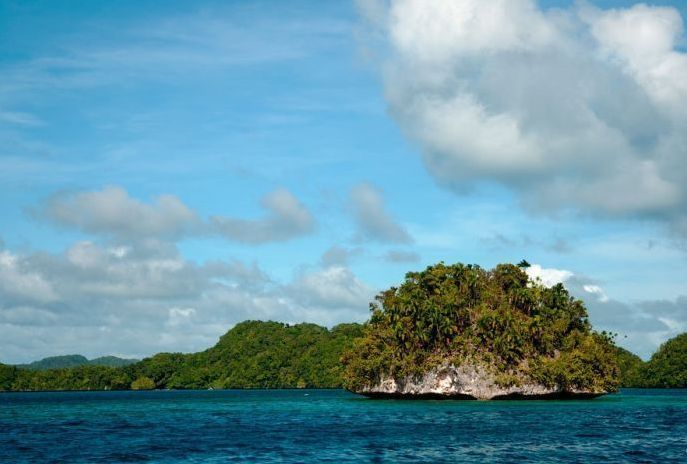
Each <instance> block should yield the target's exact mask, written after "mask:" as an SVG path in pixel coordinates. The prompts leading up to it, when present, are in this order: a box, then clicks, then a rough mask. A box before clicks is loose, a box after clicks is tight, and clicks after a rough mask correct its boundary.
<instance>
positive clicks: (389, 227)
mask: <svg viewBox="0 0 687 464" xmlns="http://www.w3.org/2000/svg"><path fill="white" fill-rule="evenodd" d="M350 206H351V209H352V212H353V216H354V218H355V220H356V224H357V226H358V234H357V237H356V238H357V239H359V240H375V241H379V242H390V243H412V242H413V239H412V237H411V236H410V235H409V234H408V231H407V230H406V229H405V228H404V227H403V226H401V225H400V224H398V223H397V222H396V221H395V220H394V218H393V217H392V216H391V215H390V214H389V213H388V212H387V210H386V206H385V205H384V199H383V198H382V195H381V193H380V192H379V191H378V190H377V189H376V188H375V187H373V186H372V185H370V184H367V183H362V184H358V185H356V186H355V187H353V188H352V189H351V192H350Z"/></svg>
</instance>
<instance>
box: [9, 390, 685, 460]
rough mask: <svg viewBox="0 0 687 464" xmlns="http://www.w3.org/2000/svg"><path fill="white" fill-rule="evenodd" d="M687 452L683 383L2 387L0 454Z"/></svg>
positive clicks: (281, 456)
mask: <svg viewBox="0 0 687 464" xmlns="http://www.w3.org/2000/svg"><path fill="white" fill-rule="evenodd" d="M556 461H558V462H561V461H562V462H580V463H591V462H617V463H621V462H623V463H625V462H647V463H648V462H661V463H671V462H675V463H685V462H687V391H685V390H634V389H630V390H624V391H622V392H621V393H619V394H615V395H609V396H605V397H601V398H597V399H593V400H579V401H499V402H482V401H479V402H478V401H404V400H371V399H367V398H362V397H358V396H355V395H352V394H350V393H347V392H344V391H340V390H305V391H304V390H262V391H259V390H257V391H256V390H253V391H152V392H62V393H6V394H0V462H3V463H4V462H8V463H9V462H12V463H29V462H30V463H37V462H55V463H58V462H84V463H85V462H89V463H91V462H103V463H112V462H159V463H178V462H190V463H194V462H198V463H215V462H303V463H319V462H332V463H333V462H375V463H387V462H388V463H392V462H447V463H448V462H532V463H544V462H556Z"/></svg>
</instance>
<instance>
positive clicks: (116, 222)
mask: <svg viewBox="0 0 687 464" xmlns="http://www.w3.org/2000/svg"><path fill="white" fill-rule="evenodd" d="M262 206H263V208H265V209H266V210H267V211H268V215H267V216H266V217H264V218H262V219H253V220H251V219H240V218H232V217H227V216H220V215H218V216H212V217H211V218H210V219H209V220H207V221H206V220H204V219H202V218H201V217H200V216H199V215H198V213H196V211H194V210H193V209H191V208H190V207H188V206H187V205H185V204H184V203H183V202H182V201H181V200H180V199H179V198H177V197H175V196H173V195H160V196H158V197H157V198H155V199H154V200H153V201H152V202H150V203H144V202H142V201H140V200H138V199H136V198H133V197H131V196H130V195H129V193H128V192H127V191H126V190H124V189H123V188H121V187H116V186H110V187H105V188H103V189H102V190H95V191H89V192H72V193H60V194H57V195H53V196H52V197H51V198H49V199H48V200H47V201H46V202H45V203H44V204H43V205H42V206H41V207H40V208H39V209H38V210H37V215H38V216H39V217H42V218H46V219H48V220H50V221H52V222H54V223H56V224H58V225H60V226H63V227H69V228H74V229H78V230H81V231H83V232H88V233H92V234H96V235H102V236H105V237H107V238H109V239H112V240H114V241H115V242H119V243H136V244H138V245H139V248H147V249H149V250H154V251H155V252H159V251H160V250H159V248H161V247H165V243H166V242H174V241H176V240H179V239H181V238H183V237H188V236H200V235H208V234H218V235H220V236H222V237H225V238H227V239H230V240H235V241H239V242H244V243H248V244H254V245H255V244H261V243H266V242H274V241H285V240H290V239H292V238H296V237H298V236H301V235H304V234H308V233H310V232H311V231H312V230H313V229H314V224H315V221H314V219H313V217H312V215H311V214H310V212H309V211H308V209H307V208H306V207H305V206H304V205H303V204H301V203H300V202H299V201H298V199H297V198H296V197H295V196H294V195H293V194H292V193H290V192H289V191H288V190H285V189H278V190H275V191H273V192H271V193H269V194H268V195H266V196H265V197H264V198H263V200H262Z"/></svg>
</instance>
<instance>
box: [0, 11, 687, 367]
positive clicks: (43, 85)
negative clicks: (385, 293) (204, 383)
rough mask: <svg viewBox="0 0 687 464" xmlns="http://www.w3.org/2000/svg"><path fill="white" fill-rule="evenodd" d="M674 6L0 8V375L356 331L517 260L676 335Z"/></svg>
mask: <svg viewBox="0 0 687 464" xmlns="http://www.w3.org/2000/svg"><path fill="white" fill-rule="evenodd" d="M686 18H687V6H686V5H685V3H684V2H677V1H675V2H671V1H659V2H654V3H651V4H635V3H633V2H630V1H622V0H615V1H601V0H598V1H596V2H593V3H592V2H569V1H564V0H561V1H553V0H547V1H543V0H542V1H539V2H536V1H533V0H508V1H506V0H493V1H489V2H485V1H478V0H453V1H445V0H391V1H383V0H359V1H357V2H349V1H327V2H321V1H313V0H310V1H305V0H294V1H291V2H280V1H269V0H258V1H222V2H213V1H199V2H180V1H179V2H175V1H164V2H163V1H141V0H137V1H126V0H124V1H120V2H106V1H96V0H94V1H91V2H71V1H64V2H54V1H10V0H0V362H4V363H21V362H28V361H32V360H35V359H40V358H42V357H44V356H48V355H57V354H71V353H79V354H83V355H86V356H89V357H95V356H100V355H118V356H125V357H139V358H140V357H144V356H148V355H151V354H153V353H156V352H160V351H174V352H192V351H198V350H202V349H205V348H207V347H209V346H212V345H213V344H214V343H215V342H216V340H217V338H218V337H219V336H220V335H222V334H223V333H224V332H226V331H227V330H228V329H229V328H231V326H232V325H233V324H235V323H237V322H240V321H242V320H245V319H261V320H278V321H283V322H287V323H298V322H304V321H305V322H314V323H318V324H323V325H326V326H329V327H331V326H333V325H335V324H337V323H341V322H351V321H358V322H362V321H364V320H366V318H367V317H368V314H369V311H368V304H369V301H370V300H371V299H372V298H373V297H374V295H375V294H376V293H377V292H379V291H380V290H382V289H385V288H388V287H389V286H391V285H396V284H398V283H400V282H401V281H402V280H403V277H404V275H405V273H406V272H408V271H411V270H421V269H423V268H424V267H426V266H428V265H431V264H433V263H436V262H438V261H444V262H447V263H453V262H464V263H476V264H479V265H481V266H482V267H485V268H491V267H492V266H494V265H496V264H497V263H501V262H518V261H520V260H521V259H527V260H528V261H529V262H530V263H532V264H533V266H532V267H531V268H530V270H529V272H530V274H531V276H532V277H533V278H540V279H541V280H542V282H543V283H544V284H546V285H553V284H555V283H557V282H563V283H564V285H566V287H567V288H568V289H569V290H570V291H571V293H572V294H573V295H575V296H576V297H578V298H581V299H583V300H584V301H585V303H586V305H587V307H588V309H589V313H590V319H591V322H592V323H593V324H594V326H595V327H596V328H598V329H599V330H609V331H612V332H615V333H617V334H618V336H617V342H618V344H620V345H621V346H624V347H626V348H628V349H630V350H632V351H633V352H635V353H637V354H639V355H641V356H642V357H643V358H645V359H646V358H648V357H649V356H650V355H651V354H652V353H653V352H654V351H655V350H656V348H657V347H658V346H659V345H660V344H661V343H662V342H664V341H666V340H667V339H668V338H670V337H672V336H674V335H676V334H678V333H681V332H684V331H687V284H686V282H687V36H686V35H685V30H684V20H685V19H686Z"/></svg>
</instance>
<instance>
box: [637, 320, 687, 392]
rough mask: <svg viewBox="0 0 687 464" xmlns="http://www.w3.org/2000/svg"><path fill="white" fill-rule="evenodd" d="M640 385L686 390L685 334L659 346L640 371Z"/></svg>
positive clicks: (686, 352) (686, 341)
mask: <svg viewBox="0 0 687 464" xmlns="http://www.w3.org/2000/svg"><path fill="white" fill-rule="evenodd" d="M640 385H641V386H646V387H655V388H687V333H683V334H681V335H678V336H677V337H675V338H672V339H670V340H668V341H667V342H665V343H664V344H663V345H661V347H660V348H659V349H658V351H657V352H656V353H654V355H653V356H652V357H651V359H650V360H649V362H648V363H646V366H644V368H643V369H642V372H641V382H640Z"/></svg>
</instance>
